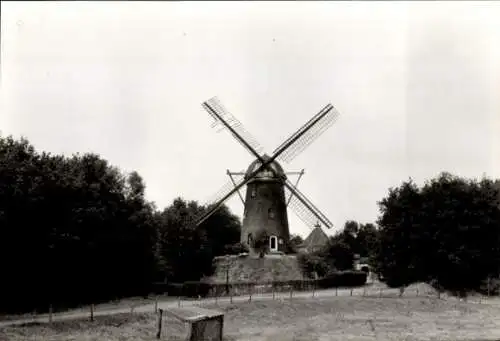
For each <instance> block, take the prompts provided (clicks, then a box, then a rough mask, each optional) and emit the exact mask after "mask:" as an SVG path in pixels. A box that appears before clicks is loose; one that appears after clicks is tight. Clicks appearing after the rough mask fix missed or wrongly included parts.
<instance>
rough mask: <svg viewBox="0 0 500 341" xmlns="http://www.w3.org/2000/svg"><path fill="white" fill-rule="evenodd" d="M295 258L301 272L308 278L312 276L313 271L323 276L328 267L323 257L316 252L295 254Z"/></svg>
mask: <svg viewBox="0 0 500 341" xmlns="http://www.w3.org/2000/svg"><path fill="white" fill-rule="evenodd" d="M297 260H298V262H299V266H300V268H301V270H302V272H303V273H304V275H306V276H307V277H309V278H314V275H313V274H314V273H317V274H318V276H319V277H323V276H325V275H326V274H327V273H328V271H329V269H330V268H329V266H328V264H327V263H326V262H325V260H324V258H323V257H321V256H319V255H316V254H308V253H302V254H299V255H298V256H297Z"/></svg>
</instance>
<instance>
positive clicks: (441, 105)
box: [0, 1, 500, 236]
mask: <svg viewBox="0 0 500 341" xmlns="http://www.w3.org/2000/svg"><path fill="white" fill-rule="evenodd" d="M1 6H2V13H1V14H2V23H1V25H2V27H1V29H2V31H1V35H2V36H1V38H2V40H1V48H2V50H1V58H2V59H1V71H2V74H1V76H2V79H1V108H0V110H1V111H0V112H1V115H0V130H1V132H2V134H3V135H10V134H12V135H14V136H16V137H19V136H21V135H23V136H25V137H27V138H28V139H29V140H30V141H31V143H33V144H34V145H35V146H36V148H37V149H38V150H46V151H50V152H53V153H64V154H67V155H71V154H72V153H76V152H82V153H83V152H96V153H98V154H100V155H101V156H102V157H103V158H105V159H107V160H109V161H110V162H111V163H112V164H114V165H117V166H119V167H120V168H122V169H123V170H126V171H131V170H137V171H138V172H139V173H140V174H141V175H142V176H143V177H144V179H145V182H146V185H147V190H146V194H147V198H148V199H149V200H152V201H155V202H156V204H157V206H158V207H160V208H162V207H164V206H166V205H168V204H170V203H171V202H172V200H173V199H174V198H175V197H177V196H182V197H184V198H187V199H196V200H200V201H202V202H203V201H204V199H208V198H210V197H211V196H212V195H213V194H214V193H215V192H216V191H217V190H218V189H219V188H220V187H221V186H222V185H224V183H226V182H227V181H228V178H227V175H226V169H230V170H233V171H240V170H244V169H246V167H247V166H248V164H249V163H250V162H251V161H252V159H253V158H252V156H251V155H250V154H249V153H248V152H247V151H246V150H245V149H244V148H243V147H242V146H241V145H239V144H238V143H237V142H236V141H235V140H234V139H233V137H232V136H231V135H230V134H229V133H228V132H226V131H223V132H220V133H217V131H216V130H214V129H212V128H210V124H211V122H212V120H211V118H210V117H209V115H208V114H207V113H206V112H205V111H204V110H203V109H202V107H201V103H202V102H203V101H204V100H207V99H209V98H211V97H212V96H218V98H219V99H220V100H221V102H222V103H224V104H225V106H226V107H227V108H228V109H229V110H230V111H231V112H232V113H233V114H234V115H235V116H236V117H238V118H239V120H240V121H241V122H242V123H243V125H244V126H245V127H246V129H247V130H248V131H250V132H251V133H252V135H253V136H254V137H256V138H257V139H258V140H259V142H260V143H261V145H262V146H264V147H265V149H266V151H268V152H272V150H273V149H274V148H275V147H276V146H278V145H279V144H280V143H281V142H282V141H283V140H284V139H285V138H287V137H288V136H289V135H290V134H292V133H293V132H294V131H295V130H296V129H298V128H299V127H300V126H301V125H302V124H303V123H304V122H306V121H307V120H308V119H309V118H310V117H311V116H312V115H314V114H315V113H317V112H318V111H319V110H320V109H321V108H322V107H323V106H325V105H326V104H327V103H332V104H333V105H334V106H335V107H336V108H337V110H338V111H339V112H340V114H341V116H340V117H339V119H338V121H337V123H336V124H335V125H333V126H332V127H331V128H330V129H329V130H328V131H327V132H326V133H324V134H323V135H322V136H321V137H320V138H319V139H317V140H316V141H315V142H314V143H313V144H312V145H311V146H309V147H308V149H306V150H305V151H304V152H303V153H302V154H300V155H299V156H298V157H297V158H296V159H295V160H294V161H293V162H292V163H291V164H289V165H283V166H285V168H286V170H300V169H302V168H305V172H306V173H305V175H304V177H303V178H302V180H301V182H300V184H299V189H301V190H302V192H303V193H304V194H306V196H308V198H309V199H310V200H311V201H312V202H313V203H315V204H316V205H317V206H318V207H319V208H320V210H322V211H323V212H324V213H325V214H326V215H327V216H328V217H329V218H330V220H332V222H333V223H334V225H336V229H338V228H341V227H342V225H343V223H344V222H345V220H347V219H355V220H358V221H361V222H372V221H374V220H375V219H376V217H377V215H378V207H377V201H379V200H380V199H382V198H383V197H384V196H385V195H386V194H387V189H388V188H389V187H391V186H397V185H399V184H400V183H401V182H402V181H404V180H406V179H408V178H409V177H412V178H413V179H415V180H416V181H417V182H418V183H422V182H423V181H424V180H425V179H428V178H430V177H433V176H435V175H437V174H438V173H439V172H441V171H448V172H451V173H454V174H457V175H461V176H467V177H481V176H482V175H483V174H486V175H487V176H489V177H500V170H499V169H500V168H499V167H500V148H499V144H500V138H499V137H498V136H499V135H500V100H499V96H498V95H499V90H500V76H499V73H500V67H499V62H500V46H499V45H500V24H499V21H498V20H499V19H498V18H500V3H498V2H494V1H490V2H474V3H472V2H456V3H453V2H421V3H420V2H418V3H417V2H276V3H273V2H234V3H230V2H221V3H210V2H203V3H202V2H196V3H191V2H149V3H147V2H137V3H133V2H109V3H108V2H97V1H96V2H60V3H58V2H50V3H49V2H44V3H41V2H40V3H35V2H22V3H21V2H20V3H15V2H2V5H1ZM293 180H294V179H292V181H293ZM228 204H229V206H230V207H231V209H232V210H233V211H234V212H235V213H237V214H239V215H241V213H242V211H243V210H242V204H241V202H240V201H239V199H238V197H237V196H235V197H234V198H233V199H231V200H230V201H229V202H228ZM290 230H291V233H298V234H301V235H303V236H305V235H307V233H308V232H309V231H310V230H309V229H308V228H307V227H304V226H303V224H302V223H301V222H300V221H299V220H298V219H296V218H295V216H294V215H293V213H290ZM334 231H335V230H334ZM334 231H330V232H328V233H333V232H334Z"/></svg>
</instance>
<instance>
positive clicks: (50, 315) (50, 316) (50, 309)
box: [49, 304, 52, 323]
mask: <svg viewBox="0 0 500 341" xmlns="http://www.w3.org/2000/svg"><path fill="white" fill-rule="evenodd" d="M49 323H52V304H51V305H49Z"/></svg>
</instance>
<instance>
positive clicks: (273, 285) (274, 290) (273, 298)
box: [272, 282, 276, 301]
mask: <svg viewBox="0 0 500 341" xmlns="http://www.w3.org/2000/svg"><path fill="white" fill-rule="evenodd" d="M272 286H273V301H274V295H275V290H276V289H275V288H274V282H273V284H272Z"/></svg>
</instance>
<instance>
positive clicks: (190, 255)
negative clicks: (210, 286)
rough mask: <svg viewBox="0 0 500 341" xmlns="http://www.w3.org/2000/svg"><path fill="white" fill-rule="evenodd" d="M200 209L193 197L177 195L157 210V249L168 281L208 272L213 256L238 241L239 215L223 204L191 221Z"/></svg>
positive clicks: (202, 208) (182, 279)
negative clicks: (197, 222) (198, 221)
mask: <svg viewBox="0 0 500 341" xmlns="http://www.w3.org/2000/svg"><path fill="white" fill-rule="evenodd" d="M204 210H205V208H204V207H201V206H199V205H198V203H197V202H195V201H190V202H186V201H185V200H183V199H182V198H177V199H175V200H174V202H173V203H172V205H171V206H169V207H167V208H165V210H164V211H163V212H162V214H161V220H162V221H161V226H160V244H161V246H160V249H161V251H160V253H161V255H162V259H163V260H164V262H165V267H164V271H165V274H166V276H167V278H168V279H169V280H170V281H174V282H183V281H188V280H199V279H200V278H202V277H203V276H208V275H211V273H212V271H213V267H212V260H213V258H214V257H215V256H219V255H223V254H225V251H226V250H227V248H228V247H230V246H231V245H234V244H235V243H237V242H239V238H240V229H241V226H240V222H239V219H238V217H236V216H235V215H233V214H232V213H231V212H230V211H229V209H228V208H227V207H225V206H223V207H221V208H220V209H219V210H218V211H217V212H216V213H214V214H213V215H212V216H211V217H210V218H209V219H207V220H206V221H205V222H204V223H202V224H200V225H199V226H196V225H194V224H192V222H194V221H195V219H196V217H197V216H198V215H199V214H200V213H202V212H203V211H204ZM186 264H189V266H186Z"/></svg>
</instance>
